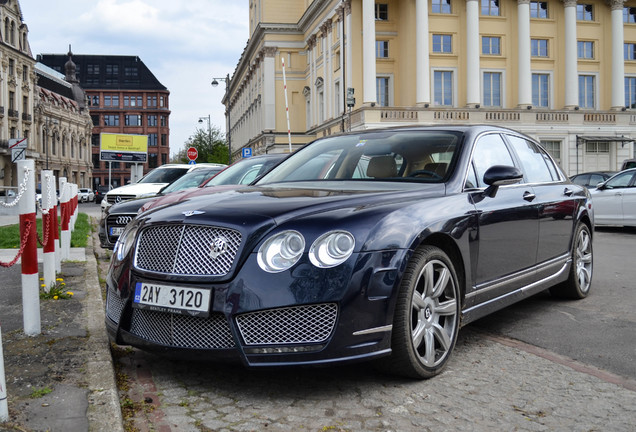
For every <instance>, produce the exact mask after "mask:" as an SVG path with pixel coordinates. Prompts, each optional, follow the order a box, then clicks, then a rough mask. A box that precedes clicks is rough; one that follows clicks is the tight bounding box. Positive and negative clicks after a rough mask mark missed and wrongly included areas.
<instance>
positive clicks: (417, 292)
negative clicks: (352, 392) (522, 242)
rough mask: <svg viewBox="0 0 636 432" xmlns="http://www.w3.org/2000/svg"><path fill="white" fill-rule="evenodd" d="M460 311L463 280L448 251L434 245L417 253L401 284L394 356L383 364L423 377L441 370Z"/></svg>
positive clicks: (392, 345) (428, 376)
mask: <svg viewBox="0 0 636 432" xmlns="http://www.w3.org/2000/svg"><path fill="white" fill-rule="evenodd" d="M460 309H461V300H460V295H459V283H458V280H457V274H456V273H455V268H454V266H453V263H452V261H451V260H450V258H449V257H448V255H446V254H445V253H444V251H442V250H441V249H439V248H437V247H434V246H424V247H422V248H420V249H418V250H417V251H415V253H414V254H413V256H412V257H411V260H410V262H409V263H408V265H407V268H406V271H405V273H404V277H403V279H402V283H401V285H400V292H399V294H398V299H397V303H396V306H395V316H394V319H393V332H392V335H391V348H392V354H391V356H390V357H388V358H386V359H384V361H383V368H384V369H385V370H390V371H391V372H392V373H396V374H399V375H404V376H407V377H411V378H420V379H421V378H431V377H433V376H435V375H437V374H439V373H440V372H441V371H442V370H443V369H444V366H445V365H446V363H447V362H448V359H449V358H450V356H451V353H452V351H453V348H454V347H455V342H456V341H457V333H458V331H459V318H460Z"/></svg>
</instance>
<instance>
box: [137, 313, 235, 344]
mask: <svg viewBox="0 0 636 432" xmlns="http://www.w3.org/2000/svg"><path fill="white" fill-rule="evenodd" d="M130 332H131V333H132V334H134V335H137V336H139V337H140V338H143V339H146V340H148V341H151V342H154V343H158V344H161V345H166V346H173V347H178V348H195V349H210V348H233V347H234V339H233V338H232V333H231V332H230V327H229V325H228V323H227V319H226V318H225V316H224V315H222V314H214V315H211V316H210V317H208V318H198V317H192V316H189V315H177V314H171V313H167V312H155V311H150V310H144V309H135V308H133V316H132V324H131V326H130Z"/></svg>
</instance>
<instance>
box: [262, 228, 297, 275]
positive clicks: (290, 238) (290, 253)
mask: <svg viewBox="0 0 636 432" xmlns="http://www.w3.org/2000/svg"><path fill="white" fill-rule="evenodd" d="M304 250H305V238H304V237H303V236H302V235H301V234H300V233H299V232H298V231H283V232H281V233H279V234H276V235H275V236H273V237H271V238H269V239H268V240H267V241H266V242H265V243H263V246H261V248H260V249H259V250H258V257H257V260H258V265H259V266H261V268H262V269H263V270H265V271H266V272H269V273H278V272H281V271H283V270H287V269H288V268H290V267H291V266H293V265H294V264H296V263H297V262H298V260H299V259H300V257H301V256H302V254H303V251H304Z"/></svg>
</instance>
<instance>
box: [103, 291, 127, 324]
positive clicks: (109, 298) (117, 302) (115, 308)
mask: <svg viewBox="0 0 636 432" xmlns="http://www.w3.org/2000/svg"><path fill="white" fill-rule="evenodd" d="M124 304H125V301H124V300H123V299H122V298H121V297H119V296H118V295H117V294H115V293H114V292H113V291H112V290H110V289H109V290H106V316H107V317H108V318H109V319H110V320H111V321H113V322H114V323H115V324H119V319H120V318H121V313H122V311H123V310H124Z"/></svg>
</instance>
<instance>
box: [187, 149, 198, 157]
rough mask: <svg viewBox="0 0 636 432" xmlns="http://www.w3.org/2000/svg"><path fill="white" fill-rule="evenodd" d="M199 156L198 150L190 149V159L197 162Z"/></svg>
mask: <svg viewBox="0 0 636 432" xmlns="http://www.w3.org/2000/svg"><path fill="white" fill-rule="evenodd" d="M197 156H199V152H198V151H197V149H196V148H194V147H190V148H189V149H188V159H190V160H197Z"/></svg>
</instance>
